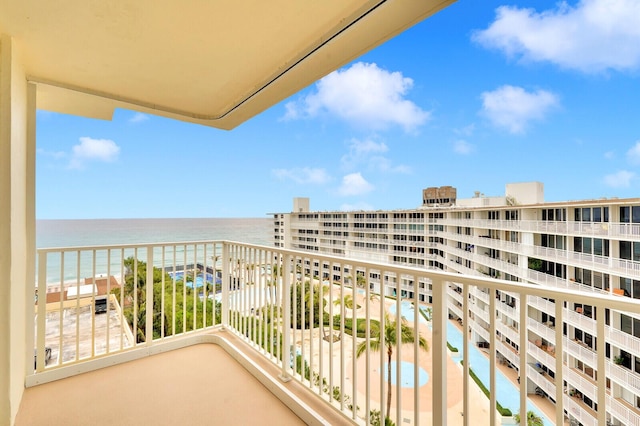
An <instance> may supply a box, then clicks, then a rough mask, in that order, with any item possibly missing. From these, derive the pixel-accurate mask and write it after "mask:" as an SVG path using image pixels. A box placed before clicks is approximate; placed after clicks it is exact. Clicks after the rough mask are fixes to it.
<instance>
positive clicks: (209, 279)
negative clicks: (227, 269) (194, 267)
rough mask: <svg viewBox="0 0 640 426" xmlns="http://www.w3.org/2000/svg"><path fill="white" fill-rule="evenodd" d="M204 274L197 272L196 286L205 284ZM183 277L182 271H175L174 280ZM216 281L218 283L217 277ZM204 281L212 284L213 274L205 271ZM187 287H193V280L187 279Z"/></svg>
mask: <svg viewBox="0 0 640 426" xmlns="http://www.w3.org/2000/svg"><path fill="white" fill-rule="evenodd" d="M169 275H171V273H169ZM204 275H205V274H198V276H196V285H195V286H196V288H200V287H203V286H204V284H205V276H204ZM183 277H184V272H182V271H181V272H176V273H175V279H176V280H181V279H182V278H183ZM216 282H218V283H220V282H221V281H220V279H219V278H218V279H217V280H216ZM206 283H207V284H212V283H213V274H210V273H207V274H206ZM187 288H193V282H192V281H187Z"/></svg>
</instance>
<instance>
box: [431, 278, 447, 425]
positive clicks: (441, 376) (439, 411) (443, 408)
mask: <svg viewBox="0 0 640 426" xmlns="http://www.w3.org/2000/svg"><path fill="white" fill-rule="evenodd" d="M446 286H447V283H446V282H445V281H440V280H433V283H432V287H433V289H432V294H433V304H432V308H433V313H432V326H433V335H432V338H433V342H432V345H431V350H432V351H433V352H432V355H433V357H432V360H433V361H432V362H433V365H432V367H431V368H432V371H433V381H432V386H433V421H432V424H434V425H446V424H447V318H448V317H449V315H448V313H449V312H448V309H447V291H446Z"/></svg>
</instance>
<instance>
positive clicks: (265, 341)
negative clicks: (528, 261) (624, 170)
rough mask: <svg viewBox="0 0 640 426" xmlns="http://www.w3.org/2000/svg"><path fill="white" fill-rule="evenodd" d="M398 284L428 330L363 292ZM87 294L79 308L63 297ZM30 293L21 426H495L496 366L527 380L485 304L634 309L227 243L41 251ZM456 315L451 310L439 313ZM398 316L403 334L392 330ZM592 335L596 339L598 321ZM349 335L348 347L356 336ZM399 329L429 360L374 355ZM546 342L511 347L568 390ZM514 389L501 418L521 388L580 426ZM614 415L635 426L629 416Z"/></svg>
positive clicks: (597, 397)
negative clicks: (481, 349) (452, 338)
mask: <svg viewBox="0 0 640 426" xmlns="http://www.w3.org/2000/svg"><path fill="white" fill-rule="evenodd" d="M309 264H317V265H323V268H322V270H323V271H325V270H326V271H340V270H346V269H348V270H358V271H363V272H364V277H371V276H375V277H380V278H382V277H383V278H384V279H378V280H377V281H375V282H374V281H371V279H370V278H367V280H366V281H367V282H366V283H364V284H363V285H362V287H361V288H358V287H357V286H351V285H350V279H349V277H347V276H344V277H340V279H338V280H336V279H335V277H334V276H333V275H334V274H331V276H332V277H333V279H332V280H331V281H330V279H329V275H325V276H320V277H318V276H307V275H305V273H304V272H303V271H304V265H309ZM149 265H153V268H151V267H147V266H149ZM110 277H114V278H113V279H111V278H110ZM87 278H88V280H87ZM402 280H410V281H412V282H427V283H430V284H431V286H432V289H433V290H432V297H433V303H432V304H430V305H424V306H421V307H427V306H428V307H430V308H431V319H430V320H429V321H428V320H427V318H426V317H425V315H424V312H423V310H421V309H412V308H411V306H412V303H413V304H414V305H415V304H419V303H417V302H418V301H417V297H418V294H417V292H415V293H414V299H408V298H405V299H402V298H391V297H383V298H382V300H381V297H380V294H374V293H373V290H371V289H372V288H376V289H379V283H380V282H384V283H387V284H386V285H387V287H388V288H385V289H383V291H380V292H381V293H382V294H392V293H393V290H394V288H391V286H390V284H389V283H393V282H400V281H402ZM152 283H153V284H152ZM305 283H306V284H305ZM372 283H373V284H376V285H374V286H371V284H372ZM94 284H95V286H94ZM450 285H451V286H453V287H455V288H458V289H460V292H456V291H454V290H452V289H450V288H449V286H450ZM87 288H88V291H87V292H85V293H84V297H79V296H75V295H74V294H78V295H80V294H83V291H82V290H86V289H87ZM152 288H153V290H151V289H152ZM72 289H75V290H72ZM65 290H66V291H65ZM70 290H71V291H70ZM150 290H151V291H150ZM33 291H36V294H37V295H38V297H37V304H36V305H35V316H34V317H33V319H32V320H33V326H32V327H31V328H30V329H31V330H34V331H33V335H32V336H29V338H30V339H33V342H34V343H33V346H34V347H35V348H36V358H35V359H36V361H35V370H34V371H33V372H31V373H29V374H27V378H26V383H27V386H28V389H27V391H26V393H25V396H24V398H23V404H22V406H21V409H20V412H19V414H18V417H17V421H18V424H33V423H38V422H39V421H40V420H32V419H34V417H30V416H40V415H43V416H45V417H44V418H45V419H51V418H55V417H47V416H61V417H60V418H63V417H65V416H69V415H70V414H69V413H72V412H73V413H77V411H76V410H78V407H79V406H81V407H84V408H87V409H94V411H95V413H94V414H95V416H96V417H86V418H87V419H90V418H94V419H96V420H95V421H91V422H90V423H98V424H99V423H101V422H106V419H108V418H109V416H115V415H116V414H114V413H117V416H118V417H116V418H118V419H121V418H123V417H122V416H123V415H125V416H132V417H130V418H131V419H132V420H131V422H132V423H136V422H145V423H147V422H149V421H151V419H153V418H159V420H158V421H157V423H163V422H166V420H167V419H169V418H170V417H167V416H175V417H173V418H180V419H184V421H185V422H187V421H188V422H191V423H194V424H198V423H199V422H200V423H202V422H203V420H202V419H217V420H220V422H221V423H225V424H226V423H227V420H225V421H224V422H223V421H222V419H227V417H222V416H237V417H229V418H228V419H229V420H228V422H229V423H236V424H240V423H246V422H247V421H246V417H243V416H250V418H251V419H254V420H253V421H254V422H255V419H261V420H263V419H264V421H265V422H266V423H269V421H268V419H269V418H278V419H280V418H282V419H283V420H282V422H280V420H279V421H278V422H279V423H281V424H284V423H283V422H285V421H286V420H285V419H290V420H291V423H290V424H297V423H296V422H302V423H307V424H309V423H317V424H323V423H325V424H326V423H329V424H366V423H367V420H369V419H370V414H371V413H376V412H377V413H380V414H379V415H380V416H381V418H383V417H385V416H389V417H390V418H391V419H392V420H393V421H394V422H395V424H396V425H400V424H434V425H435V424H464V425H467V424H469V423H470V422H472V421H473V419H478V418H483V419H488V424H492V425H495V424H499V423H500V415H499V413H498V412H497V411H496V410H494V409H489V407H495V406H496V402H501V403H503V402H504V401H499V400H497V396H496V394H497V393H499V392H500V389H499V388H497V387H496V386H497V384H496V383H497V382H496V381H495V377H496V373H497V369H498V366H497V365H496V364H497V363H496V360H497V359H498V358H499V357H500V356H504V354H501V353H498V351H500V352H506V353H507V354H508V359H509V361H510V362H511V363H512V364H514V365H527V364H528V359H527V357H528V354H527V351H521V352H520V353H519V354H516V353H515V352H512V351H510V350H504V348H503V347H502V345H501V344H500V342H499V341H498V339H497V337H496V334H497V333H496V332H497V331H500V330H502V331H503V332H504V331H505V327H504V326H503V325H502V324H499V323H498V320H497V319H496V316H497V313H498V312H499V311H500V310H501V309H502V308H503V307H502V306H501V305H502V303H501V302H500V301H499V300H496V296H497V291H501V292H504V291H508V292H509V293H513V294H515V295H516V296H517V297H518V298H519V299H520V300H521V301H523V302H524V303H527V302H531V301H533V300H536V299H537V298H538V297H547V298H552V299H555V300H556V302H557V304H556V307H555V311H556V312H555V314H556V321H563V316H566V315H567V311H566V310H565V309H563V308H557V306H560V307H561V306H563V303H562V302H564V301H571V302H575V303H585V304H589V305H592V306H594V308H595V309H604V308H605V307H608V308H612V309H617V310H620V311H634V310H636V311H637V310H638V309H639V307H640V305H639V304H638V302H637V301H635V300H632V299H629V298H620V297H615V296H609V295H600V294H587V295H582V294H576V293H575V292H571V291H568V290H566V289H548V288H543V287H540V286H536V285H530V284H522V283H515V282H507V281H500V280H495V279H491V278H488V277H484V276H483V277H479V276H466V275H460V274H450V273H446V272H439V271H433V270H425V269H418V268H409V267H402V266H398V265H389V264H381V263H373V262H364V261H358V260H355V259H346V258H341V257H332V256H325V255H321V254H318V253H309V252H300V251H293V250H284V249H278V248H272V247H262V246H255V245H250V244H241V243H230V242H224V241H208V242H186V243H185V242H181V243H167V244H151V245H146V244H143V245H126V246H100V247H73V248H68V249H67V248H65V249H41V250H39V251H38V282H37V285H36V286H35V288H33ZM56 292H59V294H58V295H57V297H55V296H56V295H55V293H56ZM453 293H455V294H453ZM469 294H474V295H476V297H482V299H483V303H482V305H484V309H482V310H481V311H477V308H478V307H477V306H476V305H474V304H471V303H470V298H469ZM458 296H460V297H458ZM102 298H106V299H107V301H108V302H107V306H108V308H107V312H106V313H99V312H98V311H97V310H96V309H95V307H96V301H97V300H101V299H102ZM453 300H457V302H458V303H459V304H461V305H462V309H459V308H455V309H453V308H452V307H450V306H448V301H453ZM46 301H49V302H48V303H45V302H46ZM558 303H559V304H558ZM419 305H423V304H419ZM470 311H471V312H475V313H476V314H477V315H481V317H482V318H484V321H483V325H482V326H479V325H478V324H477V323H475V322H474V321H472V320H471V318H470V317H467V316H465V315H464V314H463V312H470ZM476 311H477V312H476ZM398 313H400V314H398ZM450 313H453V314H454V315H456V316H460V317H461V321H460V322H461V323H462V324H461V325H462V329H463V330H467V329H469V328H470V327H471V328H472V330H474V331H475V333H476V334H477V335H478V336H481V337H482V338H483V339H484V340H486V342H488V349H486V350H485V352H486V353H487V357H488V358H489V361H490V363H489V365H490V366H491V367H490V376H489V377H490V383H486V384H485V386H487V387H488V388H491V389H498V392H491V393H490V398H489V399H487V398H485V397H484V395H482V394H481V393H479V392H477V389H476V388H475V384H474V383H473V381H471V380H470V373H469V368H470V366H469V365H467V364H466V363H465V364H464V365H463V366H461V365H460V363H459V362H458V361H459V358H456V359H453V358H451V357H449V356H448V351H447V321H448V316H449V315H450ZM518 313H519V314H521V313H520V312H518ZM400 316H402V317H404V320H397V319H398V318H399V317H400ZM524 319H525V318H524V317H522V318H521V320H524ZM485 321H486V324H484V322H485ZM594 321H595V323H596V328H597V330H599V331H600V332H601V333H602V334H603V335H605V324H604V322H603V321H604V315H598V320H594ZM356 323H357V324H358V330H357V333H356V336H355V337H353V336H352V335H353V334H354V333H353V332H352V330H351V325H352V324H356ZM404 325H407V326H409V327H411V328H412V329H413V330H414V331H418V332H419V334H420V335H421V336H422V337H424V338H425V339H426V341H427V342H428V344H429V350H428V351H423V350H422V349H420V345H419V344H418V343H419V340H418V337H417V336H418V333H414V334H413V338H412V339H411V340H410V341H408V342H405V343H404V344H392V343H393V342H390V341H389V342H387V341H386V340H385V339H387V336H388V335H387V334H386V333H377V334H376V332H375V330H376V329H385V327H390V326H392V327H393V328H392V330H393V331H395V332H396V333H397V334H395V335H399V333H398V331H400V330H399V329H402V327H404ZM28 329H29V328H28ZM392 335H393V332H392ZM596 335H597V333H596ZM547 337H548V338H550V339H552V341H551V343H552V344H553V345H554V346H555V348H556V353H555V356H550V355H549V354H547V353H544V352H542V351H539V352H540V353H538V348H537V347H536V346H535V345H534V344H533V343H531V342H529V341H527V340H526V339H527V336H526V333H520V335H516V334H511V335H510V339H511V340H512V341H514V342H515V343H517V344H518V345H519V346H520V347H526V348H528V349H529V351H533V352H535V353H536V354H537V355H538V356H537V357H536V358H539V359H540V358H544V359H543V360H544V362H545V364H548V365H549V366H550V367H552V369H553V370H554V371H558V373H557V374H556V377H555V381H556V383H562V382H563V380H568V381H571V382H575V381H576V380H575V379H576V378H575V377H574V376H575V374H573V373H572V372H571V371H570V370H567V369H565V368H562V364H561V363H562V359H563V351H565V350H568V352H569V353H570V354H574V352H575V351H577V350H579V349H581V348H579V347H578V345H572V342H565V344H564V345H563V340H562V339H563V337H562V336H561V335H560V334H557V335H556V333H550V334H549V335H548V336H547ZM387 343H389V347H391V348H392V358H391V363H390V364H389V363H388V362H387V358H386V356H387V351H386V350H382V351H376V350H374V349H375V348H376V345H379V346H380V347H386V344H387ZM473 343H474V342H468V341H465V342H464V345H463V347H462V348H458V349H459V350H460V354H461V355H462V357H463V358H464V359H470V358H469V354H470V352H469V351H470V346H471V345H472V344H473ZM604 344H605V339H598V345H599V347H598V348H597V349H598V351H597V352H595V353H602V354H604ZM360 345H362V348H363V349H362V351H361V353H360V356H358V353H359V352H358V351H359V349H358V348H359V346H360ZM573 346H576V347H575V348H574V347H573ZM600 346H601V347H600ZM46 348H51V353H52V357H51V359H50V360H47V359H45V354H46ZM565 348H567V349H565ZM589 352H590V355H591V357H592V358H593V359H589V360H587V361H586V363H587V364H590V365H591V364H593V367H594V368H595V369H597V370H599V371H607V370H606V369H605V365H607V364H605V362H607V361H606V359H605V358H604V357H603V356H602V357H597V356H595V353H594V352H591V351H589ZM27 356H29V354H27ZM534 356H535V354H534ZM389 366H391V370H392V374H391V382H392V386H391V399H390V400H389V399H388V395H389V394H388V393H387V392H388V390H389V389H388V385H387V383H388V379H389V375H388V373H386V372H387V371H388V368H389ZM397 366H401V367H397ZM554 366H555V368H554ZM471 367H472V366H471ZM609 369H610V370H609V371H611V367H609ZM616 372H617V370H616ZM82 373H86V374H82ZM519 374H520V376H521V384H520V385H519V387H517V386H516V385H513V389H509V390H508V391H509V392H511V393H514V392H518V391H519V392H520V397H519V399H518V403H516V405H515V406H513V407H511V409H512V411H514V412H517V411H519V410H521V411H525V410H526V409H525V404H526V403H527V398H526V393H527V387H526V386H527V378H528V377H529V376H531V378H532V379H533V380H534V381H535V382H536V383H542V384H543V386H545V389H546V390H547V391H548V392H547V393H548V394H549V396H550V397H551V398H553V399H554V400H556V401H560V402H559V404H558V405H557V406H556V410H555V418H552V419H551V421H553V422H555V423H556V424H563V423H564V421H565V418H564V417H565V416H564V412H565V411H567V412H568V413H569V414H570V415H572V416H573V417H575V418H578V417H580V418H587V417H585V416H586V415H587V414H585V413H586V411H585V410H579V409H578V407H577V406H576V405H575V403H574V402H573V401H571V400H567V399H566V398H564V394H563V392H564V390H563V389H562V388H556V387H555V386H550V385H548V384H547V383H546V382H547V380H546V379H544V380H545V382H542V381H541V380H540V378H538V377H536V376H533V374H536V375H538V372H537V371H534V370H531V369H529V368H527V369H524V370H522V371H520V373H519ZM563 375H564V376H565V377H563ZM599 376H600V377H598V380H597V382H596V384H597V387H596V386H595V385H593V392H592V393H593V394H592V395H591V394H590V397H591V396H593V398H592V400H593V401H594V402H596V403H597V404H598V407H600V408H601V409H599V411H598V412H597V413H595V416H596V417H593V416H590V418H587V419H588V420H587V423H590V424H605V423H606V421H607V420H608V419H610V416H611V415H612V414H611V413H612V409H613V408H616V410H617V411H616V412H617V413H618V414H619V413H620V412H621V411H620V407H619V406H618V405H619V404H618V405H615V407H614V406H613V405H612V404H614V403H613V402H611V401H612V399H611V398H609V397H607V395H606V393H605V389H606V385H605V380H606V376H605V375H604V374H603V375H599ZM167 384H169V385H167ZM398 384H399V385H398ZM509 386H511V385H509ZM169 389H170V390H171V391H169ZM590 389H591V388H590ZM50 395H68V397H65V398H63V399H60V398H50ZM105 395H117V396H118V398H116V399H114V400H113V401H112V402H110V404H108V405H109V406H108V407H100V408H99V409H95V405H96V404H94V403H92V401H93V400H95V398H100V397H104V396H105ZM234 404H235V405H234ZM387 404H388V405H389V407H390V409H387ZM114 407H115V408H116V409H112V408H114ZM162 407H169V408H167V410H166V413H168V414H166V415H163V414H162V413H163V412H165V410H163V409H162ZM245 407H250V408H251V409H250V410H247V409H246V408H245ZM398 407H400V409H398ZM612 407H613V408H612ZM154 408H155V409H154ZM243 408H244V409H243ZM602 408H603V409H602ZM263 410H264V411H263ZM122 413H125V414H122ZM460 413H463V415H462V416H461V415H460ZM572 413H575V415H573V414H572ZM74 415H75V414H74ZM91 415H93V414H91V413H87V416H91ZM156 415H157V416H159V417H153V416H156ZM624 415H625V416H626V417H625V418H628V417H629V416H631V414H629V413H628V412H627V411H624ZM135 416H138V417H135ZM270 416H274V417H270ZM39 418H40V419H42V417H39ZM67 418H68V417H67ZM127 418H129V417H127ZM134 418H137V419H138V420H134ZM83 419H84V418H83ZM187 419H189V420H187ZM191 419H193V420H191ZM243 419H245V420H243ZM216 422H217V421H216ZM249 422H251V421H249ZM206 423H207V422H206V421H204V424H206ZM587 423H585V424H587ZM374 424H375V422H374Z"/></svg>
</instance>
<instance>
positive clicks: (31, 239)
mask: <svg viewBox="0 0 640 426" xmlns="http://www.w3.org/2000/svg"><path fill="white" fill-rule="evenodd" d="M36 90H37V87H36V85H35V84H33V83H29V84H28V86H27V146H26V160H27V164H26V167H27V169H26V171H27V173H26V174H27V176H26V179H25V185H26V194H27V199H26V212H25V218H24V219H25V221H26V232H27V234H26V239H27V240H26V248H27V279H26V281H25V286H24V291H25V296H24V297H25V301H26V302H29V300H33V299H34V298H35V285H36V195H35V194H36V105H37V104H36ZM45 276H46V273H45ZM45 300H46V296H45ZM34 320H35V319H34V316H33V313H32V312H31V310H29V309H25V323H26V330H25V333H24V334H25V336H24V337H25V345H26V346H25V347H26V348H28V347H30V345H33V342H34V329H35V328H34V326H35V324H34ZM24 355H25V376H26V375H28V374H30V373H31V372H32V371H33V370H32V369H31V365H32V363H33V359H32V358H31V355H32V354H31V351H29V350H27V351H25V354H24Z"/></svg>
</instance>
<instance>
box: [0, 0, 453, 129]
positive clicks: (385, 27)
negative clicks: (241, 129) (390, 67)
mask: <svg viewBox="0 0 640 426" xmlns="http://www.w3.org/2000/svg"><path fill="white" fill-rule="evenodd" d="M453 1H454V0H375V1H366V0H349V1H345V0H322V1H308V0H269V1H265V0H216V1H203V0H199V1H196V0H185V1H171V0H135V1H134V0H127V1H124V0H122V1H116V0H62V1H42V0H3V1H2V2H0V33H4V34H7V35H9V36H11V37H12V38H13V40H14V43H15V46H16V47H17V51H18V53H19V55H20V61H21V63H22V64H23V66H24V68H25V71H26V74H27V76H28V79H29V80H30V81H32V82H35V83H37V86H38V108H40V109H45V110H51V111H57V112H62V113H69V114H77V115H83V116H88V117H95V118H104V119H110V118H111V116H112V114H113V110H114V108H116V107H119V108H128V109H133V110H137V111H142V112H148V113H152V114H156V115H161V116H166V117H171V118H177V119H180V120H183V121H189V122H194V123H200V124H204V125H208V126H212V127H217V128H222V129H231V128H233V127H235V126H237V125H239V124H241V123H242V122H244V121H246V120H247V119H249V118H251V117H253V116H254V115H256V114H258V113H260V112H261V111H263V110H265V109H267V108H269V107H270V106H272V105H274V104H276V103H277V102H279V101H281V100H283V99H285V98H287V97H288V96H291V95H292V94H294V93H296V92H298V91H299V90H301V89H303V88H304V87H306V86H308V85H310V84H312V83H313V82H315V81H316V80H318V79H319V78H321V77H323V76H325V75H326V74H328V73H330V72H331V71H333V70H335V69H337V68H339V67H340V66H343V65H345V64H347V63H348V62H350V61H352V60H354V59H355V58H357V57H359V56H360V55H362V54H364V53H365V52H367V51H369V50H370V49H372V48H374V47H376V46H378V45H379V44H381V43H383V42H384V41H386V40H388V39H389V38H391V37H393V36H395V35H397V34H398V33H400V32H402V31H403V30H405V29H407V28H408V27H410V26H412V25H414V24H416V23H418V22H419V21H421V20H423V19H425V18H427V17H428V16H430V15H432V14H433V13H435V12H437V11H439V10H441V9H442V8H444V7H446V6H448V5H449V4H451V3H453Z"/></svg>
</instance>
